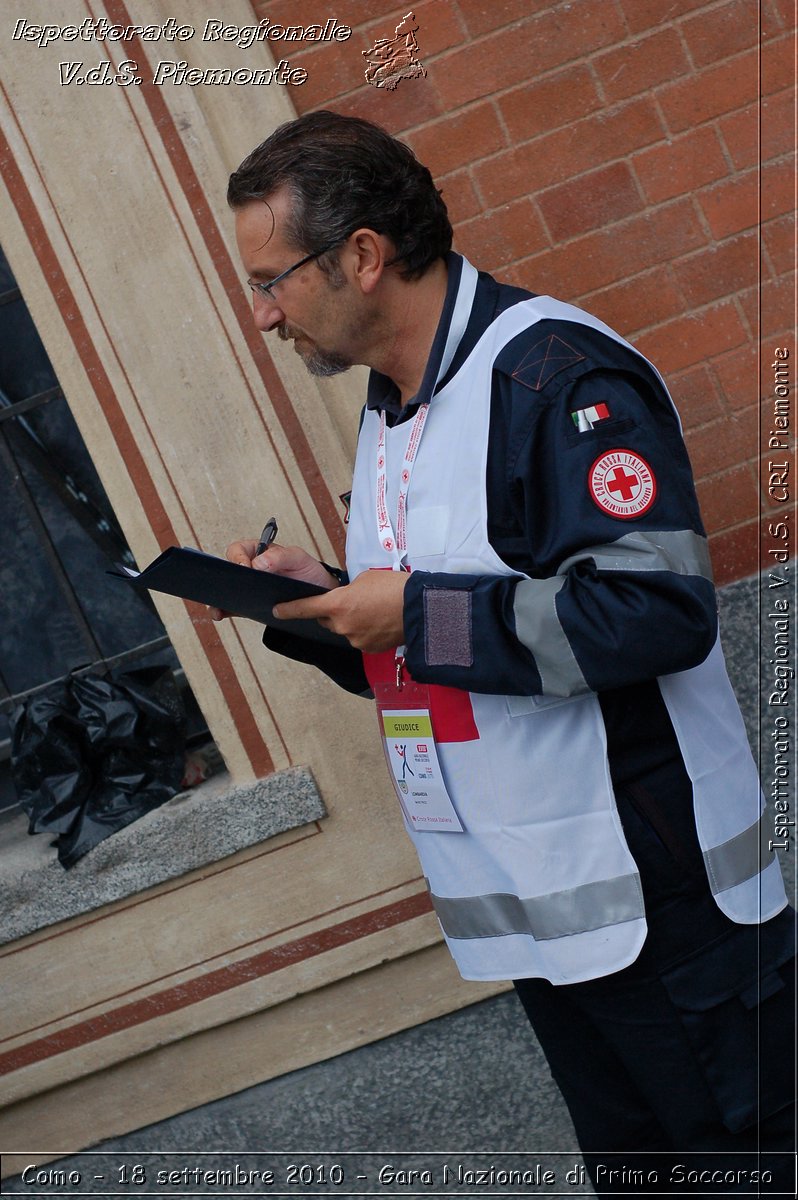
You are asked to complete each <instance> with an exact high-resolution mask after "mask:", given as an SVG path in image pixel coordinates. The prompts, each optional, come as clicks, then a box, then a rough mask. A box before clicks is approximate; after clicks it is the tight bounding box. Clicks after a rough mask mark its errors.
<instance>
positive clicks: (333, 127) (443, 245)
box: [227, 109, 452, 279]
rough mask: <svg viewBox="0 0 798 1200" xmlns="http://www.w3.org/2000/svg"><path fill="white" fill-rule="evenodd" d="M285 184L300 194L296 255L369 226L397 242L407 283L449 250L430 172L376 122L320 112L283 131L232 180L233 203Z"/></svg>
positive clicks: (293, 229) (448, 230)
mask: <svg viewBox="0 0 798 1200" xmlns="http://www.w3.org/2000/svg"><path fill="white" fill-rule="evenodd" d="M284 185H287V186H288V187H289V188H290V190H291V192H292V193H293V196H294V210H293V213H292V220H291V223H290V226H289V227H288V228H287V229H286V231H285V236H286V238H287V239H288V240H289V241H290V242H291V243H292V245H295V246H296V247H297V249H301V250H305V251H307V252H308V253H313V252H315V251H318V250H319V249H321V247H322V246H325V245H329V244H330V242H334V241H335V240H336V237H340V240H341V241H342V242H343V241H344V240H345V239H346V238H347V237H349V235H350V234H351V233H354V231H355V230H356V229H359V228H360V227H361V226H364V227H366V228H368V229H373V230H374V231H375V232H376V233H382V234H384V235H385V236H386V237H389V238H390V239H391V241H392V242H393V245H394V248H395V252H396V253H395V258H394V259H393V261H394V262H400V263H401V264H402V268H401V270H400V274H401V275H402V277H403V278H405V279H417V278H419V277H420V276H421V275H423V274H424V273H425V271H426V270H427V269H428V268H429V267H430V266H431V265H432V264H433V263H434V262H435V260H436V259H438V258H442V257H443V256H444V255H446V254H447V253H448V251H449V250H450V249H451V245H452V226H451V222H450V221H449V216H448V214H447V211H446V205H445V204H444V202H443V199H442V198H441V193H440V191H439V190H438V188H436V187H435V184H434V182H433V180H432V176H431V175H430V173H429V171H428V169H427V168H426V167H425V166H424V165H423V164H422V163H420V162H419V161H418V159H417V158H416V156H415V155H414V154H413V151H412V150H411V149H410V147H409V146H406V145H405V144H404V143H403V142H400V141H398V140H397V139H396V138H394V137H392V136H391V135H390V134H389V133H386V131H385V130H384V129H381V128H380V127H379V125H373V124H372V123H371V122H370V121H363V120H361V119H360V118H359V117H344V116H341V115H340V114H338V113H334V112H328V111H326V110H324V109H322V110H320V111H319V112H312V113H306V114H305V115H304V116H301V117H298V118H297V119H296V120H294V121H288V122H287V123H286V124H285V125H280V126H279V127H278V128H277V129H275V131H274V133H272V134H271V135H270V137H268V138H267V139H266V141H265V142H262V143H261V145H260V146H257V147H256V148H255V149H254V150H253V151H252V153H251V154H249V155H247V157H246V158H245V159H244V161H243V162H242V163H241V166H240V167H239V168H238V170H236V171H234V172H233V174H232V175H231V176H230V182H229V185H228V188H227V202H228V204H229V205H230V207H231V208H240V207H242V206H243V205H244V204H247V203H248V202H249V201H250V200H263V199H265V198H266V197H268V196H270V195H272V194H273V193H274V192H275V191H277V189H278V188H280V187H282V186H284ZM336 259H337V255H336V256H335V258H334V259H333V262H334V261H336ZM320 266H322V267H324V266H325V264H324V262H323V261H322V260H320Z"/></svg>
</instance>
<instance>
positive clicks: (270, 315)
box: [252, 292, 285, 333]
mask: <svg viewBox="0 0 798 1200" xmlns="http://www.w3.org/2000/svg"><path fill="white" fill-rule="evenodd" d="M252 315H253V317H254V319H255V325H256V326H257V328H258V329H259V330H260V331H261V333H268V332H269V331H270V330H271V329H275V328H276V327H277V326H278V325H281V324H282V323H283V321H284V320H285V313H284V312H283V310H282V309H281V308H280V305H279V304H278V303H277V301H276V300H271V299H269V298H268V297H267V296H264V295H263V294H262V293H261V292H253V293H252Z"/></svg>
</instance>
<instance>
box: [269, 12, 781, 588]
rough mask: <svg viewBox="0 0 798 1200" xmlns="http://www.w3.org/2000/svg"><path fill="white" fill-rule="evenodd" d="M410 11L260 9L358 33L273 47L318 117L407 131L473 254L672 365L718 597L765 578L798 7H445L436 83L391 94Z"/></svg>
mask: <svg viewBox="0 0 798 1200" xmlns="http://www.w3.org/2000/svg"><path fill="white" fill-rule="evenodd" d="M408 7H409V6H407V7H405V6H401V7H395V6H393V5H391V4H389V3H386V2H385V0H339V2H338V3H337V4H335V5H326V6H322V5H320V4H319V2H318V0H255V2H254V9H255V13H256V16H257V17H258V18H261V17H268V18H269V19H270V21H271V22H272V23H275V22H281V23H284V24H290V25H297V24H305V25H307V24H311V23H314V22H318V21H319V20H322V19H325V18H326V17H328V16H335V17H336V18H337V20H338V21H339V22H342V23H345V24H348V25H350V26H351V27H352V28H353V31H354V32H353V34H352V37H351V38H350V39H349V40H348V41H345V42H338V43H325V44H320V45H318V46H314V47H312V48H308V49H304V50H299V49H298V48H299V45H300V44H299V43H296V42H294V43H273V49H274V50H275V51H278V53H276V57H280V54H281V53H282V55H283V56H284V57H288V58H290V61H291V65H292V66H303V67H305V69H306V70H307V71H308V79H307V81H306V82H305V83H304V84H303V85H302V86H301V87H294V88H292V89H291V96H292V99H293V100H294V103H295V105H296V107H297V109H298V111H300V112H306V111H308V110H310V109H315V108H322V107H328V108H333V109H335V110H336V111H337V112H343V113H351V114H355V115H358V116H364V117H368V118H370V119H372V120H375V121H378V122H380V123H381V124H383V125H384V126H386V127H387V128H388V129H389V130H390V131H391V132H393V133H395V134H397V135H399V136H401V137H402V138H403V139H404V140H406V141H407V142H409V143H410V145H411V146H412V147H413V148H414V150H415V151H416V153H417V154H418V156H419V157H420V158H421V159H422V160H423V161H424V162H426V163H427V164H428V166H429V167H430V169H431V170H432V173H433V175H434V176H435V177H436V179H437V180H438V181H439V184H440V186H441V187H442V188H443V194H444V199H445V200H446V202H447V204H448V206H449V210H450V213H451V215H452V218H453V222H454V225H455V245H456V247H457V248H458V249H460V250H462V251H463V252H464V253H466V254H467V255H468V256H469V257H470V258H471V259H472V260H473V261H474V262H475V263H476V264H477V265H478V266H480V267H481V268H484V269H487V270H489V271H491V272H493V273H494V274H495V275H497V276H498V277H499V278H500V279H503V280H507V281H510V282H513V283H519V284H522V285H523V286H525V287H528V288H530V289H531V290H533V291H537V292H550V293H551V294H553V295H555V296H557V297H559V298H560V299H563V300H568V301H571V302H574V303H576V304H579V305H581V306H583V307H585V308H587V309H589V310H590V311H592V312H594V313H595V314H596V315H598V316H599V317H601V318H602V319H604V320H605V321H607V322H609V323H610V324H611V325H613V326H614V327H615V328H616V329H617V330H618V331H619V332H620V333H622V334H623V335H624V336H625V337H628V338H630V339H631V340H632V341H634V343H635V344H636V345H637V346H638V347H639V348H640V349H641V350H642V351H643V352H644V353H645V354H647V355H649V356H650V357H651V358H652V359H653V360H654V361H655V362H656V363H657V365H658V366H659V367H660V370H661V371H662V372H663V373H664V374H665V375H666V377H667V378H668V380H669V383H670V385H671V388H672V391H673V395H674V398H675V400H676V402H677V405H678V407H679V409H680V411H681V414H682V419H683V422H684V425H685V430H686V436H687V441H688V447H689V450H690V454H691V458H692V461H693V466H694V469H695V474H696V478H697V481H698V489H699V494H700V498H701V502H702V505H703V509H704V515H705V518H706V522H707V526H708V528H709V530H710V533H711V547H712V556H713V562H714V566H715V572H716V576H717V578H718V581H719V582H721V583H723V582H728V581H730V580H732V579H736V578H739V577H742V576H744V575H748V574H750V573H752V572H753V571H755V570H756V569H757V565H758V536H757V531H758V528H759V524H760V512H761V511H763V510H765V511H766V510H767V507H768V500H767V494H766V484H767V480H766V477H763V482H764V489H763V487H761V486H760V479H759V476H760V472H759V431H758V425H759V420H758V413H759V401H758V394H759V382H758V349H759V332H758V330H759V325H760V321H761V336H762V358H761V369H762V379H763V388H764V389H765V393H764V394H767V383H768V380H769V382H770V385H772V382H773V376H772V372H770V373H769V367H770V362H771V360H772V356H773V349H774V348H775V347H776V346H778V345H787V346H789V348H790V356H791V357H790V363H791V377H792V373H793V370H794V360H795V349H794V341H793V334H792V310H793V303H792V299H791V297H792V295H793V291H792V289H793V280H792V276H791V274H790V271H791V268H792V262H793V252H792V248H791V245H792V240H791V239H792V220H793V218H792V212H793V171H794V160H793V158H792V154H791V152H792V147H793V145H794V129H793V108H792V105H793V94H794V93H793V87H794V69H793V30H794V0H761V3H759V2H757V0H714V2H711V3H707V2H706V0H668V2H667V3H664V2H663V0H570V2H568V3H561V2H556V0H555V2H552V0H426V2H419V3H417V4H416V5H415V7H414V10H413V11H414V12H415V14H416V17H417V18H418V22H419V30H418V35H417V37H418V42H419V57H420V59H421V61H422V63H423V64H424V66H425V67H426V70H427V76H426V79H413V80H403V81H402V82H401V83H400V84H399V85H398V87H397V88H396V90H395V91H393V92H390V91H387V90H384V89H378V88H374V87H371V86H369V85H368V84H366V82H365V79H364V76H363V69H364V65H365V60H364V59H363V58H362V56H361V51H362V50H365V49H367V48H368V47H369V46H370V45H372V44H373V41H374V39H375V38H377V37H390V36H392V35H393V32H394V27H395V25H396V24H397V23H398V22H399V21H400V20H401V18H402V17H403V16H404V14H405V13H406V12H407V11H408ZM322 14H323V15H322ZM301 45H307V43H302V44H301ZM760 235H761V237H760ZM765 461H767V455H765ZM781 507H782V508H783V506H781Z"/></svg>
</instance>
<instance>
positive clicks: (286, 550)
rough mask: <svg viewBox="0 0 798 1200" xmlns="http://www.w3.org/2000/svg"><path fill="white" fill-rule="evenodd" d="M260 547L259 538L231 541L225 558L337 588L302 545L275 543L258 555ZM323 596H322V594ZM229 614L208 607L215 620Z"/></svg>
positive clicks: (320, 585) (240, 563)
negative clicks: (256, 555) (280, 544)
mask: <svg viewBox="0 0 798 1200" xmlns="http://www.w3.org/2000/svg"><path fill="white" fill-rule="evenodd" d="M257 548H258V543H257V539H256V538H245V539H244V540H243V541H240V542H231V543H230V545H229V546H228V547H227V550H226V552H225V557H226V558H227V559H228V560H229V561H230V562H234V563H238V564H239V566H242V567H254V569H255V570H256V571H271V572H272V573H273V574H275V575H287V576H288V577H289V579H302V580H304V582H305V583H315V585H316V587H323V588H331V589H332V588H337V587H340V584H339V582H338V580H337V579H336V578H335V576H334V575H331V574H330V572H329V571H328V570H327V568H326V567H323V566H322V565H321V563H320V562H318V560H317V559H315V558H313V556H312V555H310V554H308V553H307V551H306V550H301V549H300V548H299V546H278V545H276V544H273V545H271V546H270V547H269V549H268V550H264V552H263V554H260V555H258V557H257V558H256V557H255V551H256V550H257ZM320 599H321V597H320ZM229 615H230V614H229V613H226V612H223V611H222V609H221V608H208V616H209V617H210V618H211V620H213V621H223V620H224V618H225V617H227V616H229Z"/></svg>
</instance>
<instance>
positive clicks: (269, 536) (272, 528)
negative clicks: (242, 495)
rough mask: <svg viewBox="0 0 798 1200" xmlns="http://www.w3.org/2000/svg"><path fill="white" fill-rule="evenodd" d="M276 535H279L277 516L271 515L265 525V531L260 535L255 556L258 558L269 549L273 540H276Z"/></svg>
mask: <svg viewBox="0 0 798 1200" xmlns="http://www.w3.org/2000/svg"><path fill="white" fill-rule="evenodd" d="M276 537H277V518H276V517H269V519H268V521H267V522H266V524H265V525H264V526H263V533H262V534H261V535H260V541H259V542H258V548H257V550H256V551H255V558H257V557H258V555H259V554H263V551H264V550H268V549H269V546H271V544H272V542H273V541H274V539H275V538H276Z"/></svg>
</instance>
